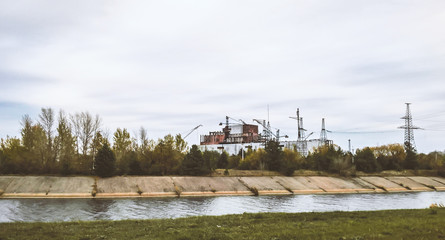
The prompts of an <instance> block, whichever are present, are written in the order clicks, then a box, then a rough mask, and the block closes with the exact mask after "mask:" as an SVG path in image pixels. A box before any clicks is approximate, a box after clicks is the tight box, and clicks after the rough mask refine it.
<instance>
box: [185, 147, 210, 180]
mask: <svg viewBox="0 0 445 240" xmlns="http://www.w3.org/2000/svg"><path fill="white" fill-rule="evenodd" d="M182 173H183V174H185V175H192V176H198V175H204V174H208V173H210V168H208V167H207V166H205V164H204V158H203V156H202V152H201V151H200V150H199V148H198V146H196V145H193V146H192V148H191V149H190V152H188V153H187V154H186V155H185V157H184V160H183V161H182Z"/></svg>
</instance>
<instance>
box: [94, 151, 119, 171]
mask: <svg viewBox="0 0 445 240" xmlns="http://www.w3.org/2000/svg"><path fill="white" fill-rule="evenodd" d="M95 160H96V164H95V166H96V169H95V172H96V174H97V175H98V176H99V177H111V176H113V175H114V172H115V170H116V166H115V164H116V157H115V156H114V153H113V151H112V150H111V148H110V146H109V145H108V143H105V144H104V145H103V146H102V148H100V149H99V150H98V151H97V155H96V159H95Z"/></svg>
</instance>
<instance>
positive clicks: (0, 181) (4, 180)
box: [0, 176, 13, 192]
mask: <svg viewBox="0 0 445 240" xmlns="http://www.w3.org/2000/svg"><path fill="white" fill-rule="evenodd" d="M12 179H13V177H11V176H0V191H2V192H4V191H5V189H6V188H7V187H8V185H9V183H11V181H12Z"/></svg>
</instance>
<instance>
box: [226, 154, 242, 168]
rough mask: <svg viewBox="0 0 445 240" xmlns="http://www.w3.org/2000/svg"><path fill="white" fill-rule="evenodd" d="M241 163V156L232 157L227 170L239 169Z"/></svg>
mask: <svg viewBox="0 0 445 240" xmlns="http://www.w3.org/2000/svg"><path fill="white" fill-rule="evenodd" d="M240 162H241V156H240V155H232V156H230V157H229V159H228V164H227V168H228V169H235V168H238V166H239V164H240Z"/></svg>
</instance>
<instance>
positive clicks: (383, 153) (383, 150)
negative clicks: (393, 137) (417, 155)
mask: <svg viewBox="0 0 445 240" xmlns="http://www.w3.org/2000/svg"><path fill="white" fill-rule="evenodd" d="M371 150H372V151H373V152H374V155H375V156H377V162H378V164H379V166H380V167H381V168H382V170H401V169H402V167H403V162H404V160H405V158H406V153H405V149H404V147H403V146H402V145H400V144H388V145H383V146H379V147H373V148H371Z"/></svg>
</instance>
